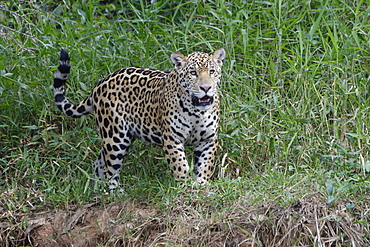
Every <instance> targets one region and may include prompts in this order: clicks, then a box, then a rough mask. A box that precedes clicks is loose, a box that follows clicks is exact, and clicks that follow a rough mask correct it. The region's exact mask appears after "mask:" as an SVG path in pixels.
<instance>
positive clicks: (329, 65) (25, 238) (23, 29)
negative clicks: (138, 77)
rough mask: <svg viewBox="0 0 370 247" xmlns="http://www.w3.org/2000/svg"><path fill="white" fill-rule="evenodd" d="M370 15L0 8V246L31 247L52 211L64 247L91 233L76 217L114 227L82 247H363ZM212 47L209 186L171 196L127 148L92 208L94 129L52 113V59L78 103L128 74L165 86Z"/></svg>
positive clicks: (362, 8)
mask: <svg viewBox="0 0 370 247" xmlns="http://www.w3.org/2000/svg"><path fill="white" fill-rule="evenodd" d="M369 15H370V7H369V5H368V4H367V2H366V1H364V0H355V1H349V0H344V1H337V0H331V1H329V0H312V1H298V0H290V1H281V0H271V1H223V0H211V1H169V0H163V1H143V0H140V1H139V0H136V1H135V0H129V1H124V2H121V1H98V0H93V1H85V0H79V1H69V0H65V1H57V0H55V1H49V0H42V1H32V0H29V1H5V2H1V3H0V35H1V39H0V56H1V59H0V168H1V169H0V212H1V213H0V246H13V245H31V246H33V245H36V244H37V243H38V242H37V241H38V239H44V238H41V237H40V238H38V237H37V236H36V235H35V234H36V233H39V234H41V233H40V229H44V228H45V227H49V230H50V227H55V226H56V225H55V224H57V223H55V222H56V221H52V222H54V223H50V221H49V222H48V224H49V225H48V224H46V223H45V221H42V219H45V217H46V216H44V214H47V215H48V216H47V217H46V218H47V219H49V218H50V217H55V218H58V217H57V215H59V216H60V214H57V213H56V212H59V211H58V210H66V212H67V213H65V217H67V218H68V217H72V216H76V215H77V216H76V217H75V218H73V217H72V218H73V219H74V220H71V221H68V220H66V221H63V222H65V224H66V225H68V224H69V225H68V227H66V228H64V230H65V231H66V232H68V233H69V234H71V235H70V239H62V238H61V237H60V236H62V235H58V234H56V233H55V232H51V235H50V236H54V241H56V242H58V241H64V242H65V243H67V242H68V241H77V240H78V239H80V238H79V237H76V238H74V240H73V236H72V234H73V232H74V231H73V229H74V228H73V226H75V228H76V229H77V228H78V224H86V225H88V224H87V223H90V221H88V220H85V221H84V222H82V221H83V220H81V217H82V216H81V215H82V213H80V214H78V212H80V211H78V210H77V209H76V208H78V209H79V210H80V209H84V210H91V208H94V209H96V210H97V211H96V215H94V214H93V215H90V216H91V222H93V221H94V220H93V219H95V218H96V217H99V216H101V215H106V216H107V217H108V216H109V217H108V218H114V225H115V226H117V228H116V229H118V226H121V227H122V231H118V230H116V231H118V233H117V234H116V235H114V234H115V232H114V231H113V230H112V228H109V229H110V231H108V230H106V231H105V233H104V234H105V235H104V236H102V235H99V234H96V232H91V233H92V234H95V235H92V236H90V237H88V236H84V238H83V239H85V240H86V239H89V241H90V242H89V244H91V245H92V246H94V244H92V243H93V242H94V241H95V242H97V243H99V244H102V245H112V246H113V245H116V246H119V245H121V246H123V245H125V246H126V245H127V246H131V245H132V246H140V245H142V246H149V245H151V244H152V245H154V244H163V245H172V246H224V245H228V246H238V245H240V246H293V245H295V246H303V245H305V246H324V245H325V246H370V234H369V232H370V224H369V222H370V221H369V220H370V217H369V199H370V196H369V193H370V179H369V175H370V156H369V154H370V147H369V142H370V140H369V131H370V118H369V108H370V101H369V87H370V86H369V85H370V84H369V78H370V67H369V61H370V60H369V59H370V51H369V47H370V38H369V34H370V23H369V21H368V17H369ZM219 47H224V48H225V50H226V52H227V58H226V64H225V66H224V67H223V84H222V85H221V93H222V120H221V129H220V135H219V137H220V150H219V155H218V157H219V158H218V160H217V164H218V166H217V169H216V171H215V174H214V177H213V181H212V183H211V185H210V186H208V187H205V188H198V187H197V186H192V185H189V187H188V188H187V189H181V188H179V187H178V186H177V184H176V183H175V181H174V180H173V178H172V174H171V172H170V171H169V169H168V168H167V166H166V162H165V161H164V158H163V152H162V150H161V148H156V147H153V146H150V145H147V144H144V143H141V142H136V143H135V145H134V146H133V147H132V149H131V152H130V155H129V156H128V157H127V159H126V167H125V169H124V171H123V174H122V180H123V181H122V183H123V184H124V185H125V191H126V194H125V195H122V196H114V197H111V196H108V195H105V194H94V193H93V189H92V187H93V179H92V169H91V164H92V162H93V161H94V160H95V158H96V155H97V154H98V152H99V149H100V142H99V138H98V134H97V132H96V131H95V126H94V121H93V118H92V116H85V117H82V118H81V119H76V120H75V119H68V118H66V117H63V116H62V115H61V113H60V112H59V111H58V109H57V107H56V106H55V104H54V102H53V96H52V91H51V83H52V78H53V73H54V71H55V70H56V68H57V65H58V59H59V52H60V49H61V48H63V49H65V50H67V51H68V52H69V53H70V56H71V59H72V72H71V75H70V80H69V84H68V92H67V95H68V97H69V98H70V99H71V100H72V101H74V102H77V101H79V100H81V99H83V98H84V97H86V96H87V95H88V93H89V92H90V90H91V89H92V88H93V87H94V85H95V84H96V83H97V82H98V81H99V79H101V78H102V77H103V76H105V75H107V74H109V73H111V72H114V71H115V70H117V69H120V68H122V67H127V66H139V67H150V68H156V69H164V70H170V69H171V68H172V64H171V63H170V60H169V56H170V54H171V53H172V52H173V51H178V52H182V53H184V54H188V53H190V52H193V51H204V52H212V51H214V50H215V49H217V48H219ZM189 159H191V157H189ZM117 207H118V208H121V211H119V210H118V209H117ZM71 208H73V209H71ZM56 210H57V211H56ZM71 210H72V211H71ZM76 210H77V211H76ZM117 210H118V211H119V212H118V211H117ZM68 212H69V213H68ZM71 212H74V213H71ZM85 214H86V211H85ZM40 215H42V216H43V217H44V218H41V219H40V217H41V216H40ZM86 217H87V216H86ZM94 217H95V218H94ZM107 217H104V220H107ZM66 222H67V223H68V224H67V223H66ZM104 222H105V221H104ZM52 224H54V225H52ZM91 224H93V223H91ZM105 224H106V225H108V224H113V223H112V221H107V222H105ZM98 225H99V229H101V231H103V230H104V229H108V228H104V227H102V226H101V224H98ZM56 228H57V227H55V229H56ZM81 229H82V228H79V232H80V233H81V232H83V230H81ZM89 229H92V228H89ZM181 229H183V231H181ZM32 234H33V235H32ZM76 234H79V233H76ZM161 234H162V235H161ZM61 239H62V240H61ZM91 239H93V240H91ZM40 241H41V240H40ZM43 241H44V240H43ZM45 241H46V240H45ZM81 241H82V240H81ZM58 243H61V242H58ZM81 243H82V242H81ZM44 244H45V245H48V244H47V243H46V242H44ZM84 244H85V245H84V246H87V244H86V243H85V242H84ZM74 246H78V244H76V243H74ZM81 246H82V244H81ZM95 246H96V245H95Z"/></svg>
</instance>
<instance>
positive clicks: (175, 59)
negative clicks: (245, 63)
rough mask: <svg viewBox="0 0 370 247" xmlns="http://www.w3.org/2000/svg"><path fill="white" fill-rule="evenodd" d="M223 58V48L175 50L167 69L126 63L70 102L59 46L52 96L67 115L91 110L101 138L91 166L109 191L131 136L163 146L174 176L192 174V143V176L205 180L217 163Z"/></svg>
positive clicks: (67, 63) (64, 54) (66, 58)
mask: <svg viewBox="0 0 370 247" xmlns="http://www.w3.org/2000/svg"><path fill="white" fill-rule="evenodd" d="M224 58H225V50H224V49H222V48H220V49H218V50H216V51H215V52H214V53H212V54H207V53H202V52H194V53H191V54H189V55H188V56H184V55H182V54H181V53H177V52H174V53H172V55H171V61H172V63H173V64H174V69H173V70H172V71H171V72H168V71H160V70H152V69H143V68H124V69H121V70H118V71H116V72H114V73H113V74H111V75H108V76H107V77H105V78H104V79H102V80H101V81H100V82H99V83H98V85H97V86H96V87H95V88H94V89H93V90H92V92H91V93H90V95H89V96H88V97H87V98H86V99H85V100H83V101H81V102H80V103H77V104H72V103H70V102H69V100H68V99H67V98H66V96H65V89H64V88H65V84H66V81H67V77H68V74H69V72H70V58H69V56H68V53H67V52H66V51H64V50H62V51H61V53H60V65H59V67H58V70H57V71H56V73H55V75H54V85H53V91H54V99H55V102H56V104H57V106H58V108H59V109H60V110H61V111H62V112H63V113H64V114H65V115H66V116H68V117H72V118H77V117H81V116H82V115H86V114H89V113H94V115H95V120H96V124H97V126H98V129H99V132H100V137H101V139H102V142H103V147H102V149H101V152H100V155H99V156H98V158H97V160H96V161H95V162H94V171H95V173H96V176H97V178H99V179H105V180H106V181H108V187H109V189H110V190H114V189H116V188H117V187H118V186H119V183H118V181H119V175H120V171H121V169H122V162H123V158H124V156H125V155H126V153H127V151H128V149H129V147H130V146H131V144H132V143H133V141H134V140H135V139H140V140H143V141H146V142H149V143H152V144H155V145H159V146H162V147H163V149H164V152H165V157H166V160H167V162H168V164H169V166H170V168H171V170H172V171H173V173H174V176H175V178H176V179H178V180H186V179H188V178H189V177H190V175H189V165H188V162H187V160H186V157H185V150H184V147H185V146H194V159H195V164H194V171H195V175H196V180H197V182H198V183H200V184H205V183H207V182H208V180H209V179H210V177H211V175H212V172H213V167H214V162H215V152H216V148H217V131H218V122H219V117H220V100H219V95H218V84H219V82H220V77H221V66H222V62H223V60H224Z"/></svg>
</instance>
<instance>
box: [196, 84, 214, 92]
mask: <svg viewBox="0 0 370 247" xmlns="http://www.w3.org/2000/svg"><path fill="white" fill-rule="evenodd" d="M199 88H200V89H201V90H202V91H204V92H205V93H207V92H208V91H209V90H210V89H211V88H212V86H211V85H202V86H199Z"/></svg>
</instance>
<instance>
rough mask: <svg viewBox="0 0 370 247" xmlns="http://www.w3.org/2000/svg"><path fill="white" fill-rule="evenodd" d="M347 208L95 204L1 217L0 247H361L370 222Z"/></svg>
mask: <svg viewBox="0 0 370 247" xmlns="http://www.w3.org/2000/svg"><path fill="white" fill-rule="evenodd" d="M344 203H345V202H343V203H339V202H338V203H337V204H336V205H335V206H330V205H327V204H326V203H325V202H324V201H323V196H322V195H319V194H311V195H307V196H306V197H304V198H301V199H300V200H298V201H297V202H296V203H294V204H293V205H290V206H288V207H280V206H278V205H275V204H274V203H273V202H270V203H267V204H260V205H254V206H249V205H245V203H243V200H242V199H241V200H240V201H239V202H238V203H235V204H234V205H229V206H228V207H227V208H223V209H217V208H216V207H210V206H207V205H204V206H205V208H204V211H203V212H202V213H200V212H201V211H202V210H200V209H201V207H202V205H200V204H197V203H196V202H194V204H192V205H191V204H189V203H184V202H181V201H179V202H178V203H175V204H174V205H177V206H176V207H172V208H169V209H168V208H167V209H161V208H160V207H159V206H156V205H148V204H143V203H140V202H138V201H135V200H127V201H120V202H114V203H111V204H109V205H105V206H103V205H98V204H96V203H94V204H88V205H84V206H71V207H69V208H66V209H55V210H48V211H43V212H33V213H30V214H19V215H8V216H7V217H1V218H0V246H75V247H79V246H81V247H82V246H83V247H86V246H210V247H211V246H308V245H310V246H312V245H314V246H366V245H367V244H369V243H370V241H369V233H368V231H369V229H366V227H368V224H361V222H369V216H368V215H367V214H366V212H364V211H356V210H355V209H351V210H349V209H347V208H346V206H345V204H344ZM4 215H5V214H3V216H4Z"/></svg>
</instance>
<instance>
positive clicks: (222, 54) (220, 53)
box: [212, 48, 226, 67]
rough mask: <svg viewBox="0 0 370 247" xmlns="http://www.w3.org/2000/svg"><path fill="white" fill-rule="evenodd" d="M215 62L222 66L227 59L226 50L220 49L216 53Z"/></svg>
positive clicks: (214, 55)
mask: <svg viewBox="0 0 370 247" xmlns="http://www.w3.org/2000/svg"><path fill="white" fill-rule="evenodd" d="M212 56H213V61H215V63H216V64H218V66H220V67H221V66H222V64H223V63H222V61H223V60H224V59H225V56H226V52H225V49H224V48H218V49H217V50H216V51H215V52H214V53H213V55H212Z"/></svg>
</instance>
